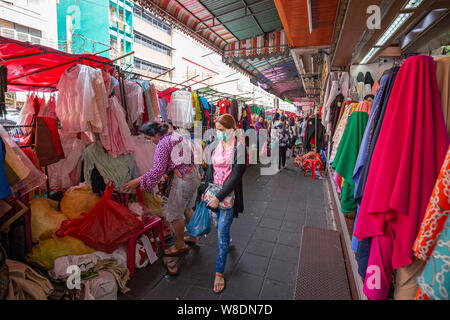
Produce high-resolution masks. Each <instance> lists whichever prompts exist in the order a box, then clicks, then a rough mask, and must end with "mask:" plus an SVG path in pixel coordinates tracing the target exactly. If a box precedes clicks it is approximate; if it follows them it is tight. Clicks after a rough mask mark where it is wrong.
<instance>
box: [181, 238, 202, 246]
mask: <svg viewBox="0 0 450 320" xmlns="http://www.w3.org/2000/svg"><path fill="white" fill-rule="evenodd" d="M198 240H199V239H198V237H191V236H186V237H184V242H186V243H187V244H190V245H195V244H197V242H198Z"/></svg>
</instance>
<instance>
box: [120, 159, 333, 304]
mask: <svg viewBox="0 0 450 320" xmlns="http://www.w3.org/2000/svg"><path fill="white" fill-rule="evenodd" d="M259 172H260V171H259V168H258V167H257V166H252V167H250V168H249V169H248V170H247V172H246V174H245V178H244V195H245V212H244V214H242V215H241V216H240V217H239V218H238V219H235V220H234V221H233V225H232V228H231V237H232V239H233V240H232V247H231V249H230V252H229V255H228V261H227V267H226V271H225V278H226V281H227V282H226V288H225V291H224V292H223V293H222V294H220V295H217V294H215V293H214V292H213V291H212V287H213V282H214V266H215V260H216V248H217V239H216V236H217V233H216V232H215V230H213V231H212V232H211V233H210V234H209V235H208V236H207V237H204V238H202V239H201V240H200V241H199V243H198V244H197V245H196V246H194V247H192V248H191V250H190V251H189V253H187V254H186V255H184V256H182V257H180V258H179V261H178V265H179V273H178V275H176V276H174V277H170V276H168V275H166V270H165V268H164V266H163V265H162V263H161V261H160V260H158V261H157V262H156V263H155V264H154V265H151V266H148V267H146V268H144V269H140V270H136V273H135V275H134V277H133V278H132V279H131V280H130V281H129V283H128V287H129V288H130V289H132V290H131V292H129V293H128V294H126V295H120V296H119V299H145V300H147V299H169V300H171V299H181V300H218V299H220V300H240V299H249V300H257V299H262V300H278V299H279V300H290V299H293V296H294V287H295V278H296V274H297V266H298V257H299V250H300V249H299V247H300V238H301V231H302V227H303V226H304V225H308V226H313V227H319V228H327V219H326V213H325V205H324V203H325V199H324V192H323V189H324V188H323V180H314V181H313V180H312V179H311V177H310V176H307V177H306V178H305V177H303V174H302V173H301V171H300V170H299V169H297V168H295V167H294V166H292V165H289V166H288V169H287V170H284V171H283V172H281V173H280V174H278V175H275V176H260V174H259Z"/></svg>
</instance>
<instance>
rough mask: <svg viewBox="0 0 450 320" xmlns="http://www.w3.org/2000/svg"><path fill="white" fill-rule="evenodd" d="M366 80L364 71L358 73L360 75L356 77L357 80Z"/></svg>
mask: <svg viewBox="0 0 450 320" xmlns="http://www.w3.org/2000/svg"><path fill="white" fill-rule="evenodd" d="M364 80H365V77H364V73H362V72H360V73H358V76H357V77H356V81H357V82H364Z"/></svg>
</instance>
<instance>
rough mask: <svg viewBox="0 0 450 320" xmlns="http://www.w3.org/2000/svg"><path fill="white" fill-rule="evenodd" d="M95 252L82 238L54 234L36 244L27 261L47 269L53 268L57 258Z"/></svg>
mask: <svg viewBox="0 0 450 320" xmlns="http://www.w3.org/2000/svg"><path fill="white" fill-rule="evenodd" d="M93 252H95V250H94V249H92V248H91V247H88V246H87V245H85V244H84V243H83V241H81V240H78V239H76V238H73V237H70V236H66V237H64V238H60V237H57V236H53V238H51V239H47V240H42V241H40V242H39V244H37V245H35V246H34V247H33V250H32V251H31V253H30V254H29V255H28V256H27V261H28V262H29V263H33V264H35V265H37V266H39V267H41V268H44V269H45V270H51V269H53V266H54V261H55V259H57V258H60V257H65V256H70V255H82V254H90V253H93Z"/></svg>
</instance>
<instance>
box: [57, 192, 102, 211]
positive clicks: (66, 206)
mask: <svg viewBox="0 0 450 320" xmlns="http://www.w3.org/2000/svg"><path fill="white" fill-rule="evenodd" d="M98 200H100V198H99V196H97V195H96V194H95V193H93V192H92V188H91V187H78V188H73V189H69V190H67V191H66V192H65V193H64V196H63V198H62V200H61V211H62V213H64V215H65V216H67V218H69V219H77V218H81V213H83V212H90V211H91V210H92V209H93V208H94V207H95V205H96V204H97V202H98Z"/></svg>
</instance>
